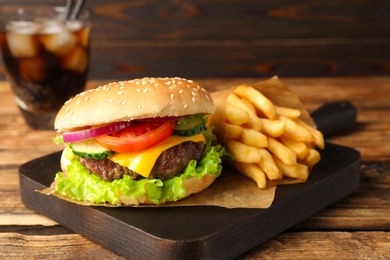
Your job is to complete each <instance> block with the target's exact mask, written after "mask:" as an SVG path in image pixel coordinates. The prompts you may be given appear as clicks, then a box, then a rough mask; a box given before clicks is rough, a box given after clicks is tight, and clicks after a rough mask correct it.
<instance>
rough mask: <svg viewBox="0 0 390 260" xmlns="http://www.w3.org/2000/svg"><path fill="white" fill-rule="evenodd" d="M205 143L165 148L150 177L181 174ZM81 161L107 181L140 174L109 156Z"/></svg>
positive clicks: (200, 153)
mask: <svg viewBox="0 0 390 260" xmlns="http://www.w3.org/2000/svg"><path fill="white" fill-rule="evenodd" d="M204 147H205V144H204V143H202V142H196V143H195V142H191V141H189V142H184V143H181V144H178V145H176V146H174V147H171V148H169V149H168V150H165V151H164V152H162V153H161V154H160V156H159V157H158V159H157V161H156V163H155V165H154V166H153V169H152V171H151V173H150V175H149V178H156V179H162V180H166V179H170V178H172V177H175V176H177V175H180V174H181V173H182V172H183V170H184V169H185V168H186V167H187V165H188V163H189V162H190V161H191V160H199V159H200V157H201V156H202V153H203V150H204ZM80 162H81V164H82V165H84V167H85V168H86V169H87V170H88V172H89V173H93V174H96V175H97V176H99V177H100V178H101V179H103V180H105V181H112V180H114V179H120V178H122V176H123V175H125V174H126V175H130V177H131V178H132V179H134V180H136V179H138V178H139V177H140V175H139V174H138V173H136V172H134V171H132V170H130V169H129V168H127V167H123V166H121V165H119V164H117V163H115V162H113V161H111V160H109V159H107V158H105V159H102V160H93V159H86V158H80Z"/></svg>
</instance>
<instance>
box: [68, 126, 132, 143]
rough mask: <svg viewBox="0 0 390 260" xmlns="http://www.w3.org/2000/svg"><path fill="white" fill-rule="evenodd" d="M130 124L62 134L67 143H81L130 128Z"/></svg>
mask: <svg viewBox="0 0 390 260" xmlns="http://www.w3.org/2000/svg"><path fill="white" fill-rule="evenodd" d="M130 125H131V123H130V122H117V123H113V124H109V125H103V126H98V127H94V128H89V129H86V130H80V131H75V132H65V133H63V134H62V136H63V138H64V142H65V143H74V142H80V141H83V140H87V139H92V138H95V137H97V136H100V135H104V134H108V133H112V132H116V131H119V130H122V129H125V128H126V127H128V126H130Z"/></svg>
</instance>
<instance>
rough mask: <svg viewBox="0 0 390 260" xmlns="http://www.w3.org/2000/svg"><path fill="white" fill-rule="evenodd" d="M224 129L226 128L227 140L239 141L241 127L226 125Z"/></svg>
mask: <svg viewBox="0 0 390 260" xmlns="http://www.w3.org/2000/svg"><path fill="white" fill-rule="evenodd" d="M224 127H225V138H227V139H238V138H239V137H240V136H241V133H242V127H241V126H238V125H232V124H229V123H225V124H224Z"/></svg>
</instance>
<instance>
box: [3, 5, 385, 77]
mask: <svg viewBox="0 0 390 260" xmlns="http://www.w3.org/2000/svg"><path fill="white" fill-rule="evenodd" d="M3 2H4V3H10V4H13V5H16V4H20V3H28V4H31V3H33V0H18V1H11V0H5V1H3ZM41 2H48V3H50V4H53V3H57V4H63V1H59V0H57V1H49V0H44V1H41ZM389 7H390V3H389V2H388V1H386V0H376V1H371V0H360V1H353V0H341V1H326V0H316V1H307V0H294V1H288V0H275V1H265V0H259V1H256V0H243V1H238V0H230V1H219V0H207V1H199V0H198V1H189V0H157V1H154V0H148V1H144V0H135V1H127V0H114V1H104V0H94V1H88V2H87V8H88V9H89V10H90V11H91V14H92V18H91V20H92V23H93V27H92V28H93V29H92V45H91V46H92V58H91V64H92V66H91V73H90V78H91V79H104V78H109V77H111V78H112V77H115V78H121V79H127V78H129V77H140V76H145V75H146V76H156V75H166V76H172V75H177V76H186V77H259V76H270V75H273V74H278V75H282V76H335V75H372V74H376V75H387V74H388V73H389V71H390V64H389V60H390V51H389V46H390V23H389V18H390V13H389V12H388V10H389ZM1 70H2V69H1V67H0V71H1Z"/></svg>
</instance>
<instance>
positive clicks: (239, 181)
mask: <svg viewBox="0 0 390 260" xmlns="http://www.w3.org/2000/svg"><path fill="white" fill-rule="evenodd" d="M251 86H253V87H255V88H256V89H258V90H260V91H261V92H262V94H263V95H265V96H266V97H267V98H269V99H270V100H271V101H272V102H273V103H274V104H276V105H280V106H285V107H290V108H296V109H299V110H301V112H302V115H301V119H302V120H304V121H305V122H306V123H308V124H310V125H312V126H315V124H314V121H313V119H312V118H311V117H310V115H309V113H308V112H307V111H306V109H305V108H304V106H303V104H302V103H301V101H300V100H299V98H298V97H297V96H296V95H295V94H294V93H293V92H292V91H291V90H289V89H288V88H287V87H286V86H284V84H283V83H282V82H281V81H280V80H279V78H278V77H276V76H275V77H272V78H270V79H268V80H264V81H260V82H257V83H254V84H252V85H251ZM234 88H235V87H233V88H229V89H226V90H223V91H218V92H214V93H212V97H213V100H214V103H215V104H216V111H215V113H214V114H213V115H212V116H211V118H210V119H209V122H210V125H211V126H213V127H214V130H213V131H214V133H215V134H216V135H217V136H218V137H219V139H218V141H219V142H221V143H222V144H223V136H224V129H223V122H224V121H225V116H224V106H225V102H226V100H227V97H228V95H229V94H230V93H232V92H233V90H234ZM300 182H302V180H295V179H284V180H282V181H269V182H268V183H267V188H266V189H263V190H261V189H259V188H258V187H257V185H256V183H255V182H254V181H252V180H250V179H248V178H247V177H245V176H243V175H241V174H240V173H238V172H237V171H236V170H235V169H234V167H233V166H232V165H230V163H229V162H224V165H223V170H222V173H221V175H220V176H219V177H218V178H217V179H216V181H215V182H214V183H213V184H212V185H211V186H210V187H209V188H207V189H206V190H204V191H202V192H200V193H198V194H195V195H191V196H190V197H188V198H186V199H183V200H180V201H177V202H172V203H167V204H163V205H159V206H155V205H138V206H134V207H177V206H218V207H224V208H268V207H270V206H271V205H272V202H273V200H274V198H275V192H276V188H277V185H282V184H293V183H300ZM40 192H41V193H43V194H46V195H54V196H57V197H59V198H61V199H63V200H67V201H69V202H72V203H76V204H79V205H84V206H105V207H117V206H115V205H110V204H94V203H88V202H80V201H75V200H72V199H70V198H67V197H64V196H61V195H59V194H56V193H54V191H53V189H52V188H47V189H45V190H42V191H40Z"/></svg>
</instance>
